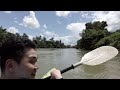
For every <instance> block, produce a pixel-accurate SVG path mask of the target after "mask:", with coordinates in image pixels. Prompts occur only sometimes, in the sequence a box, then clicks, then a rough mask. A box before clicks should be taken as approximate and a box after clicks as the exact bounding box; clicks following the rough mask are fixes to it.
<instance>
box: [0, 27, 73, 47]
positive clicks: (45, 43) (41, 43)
mask: <svg viewBox="0 0 120 90" xmlns="http://www.w3.org/2000/svg"><path fill="white" fill-rule="evenodd" d="M10 37H18V38H19V37H22V38H29V36H28V35H27V34H26V33H23V35H20V34H19V33H16V34H12V33H9V32H7V31H6V29H3V28H2V26H1V27H0V45H2V43H3V42H4V40H6V38H10ZM33 42H34V43H35V44H36V46H37V48H70V47H71V46H70V45H64V43H62V42H61V40H59V41H58V40H56V41H55V40H54V38H53V37H52V38H51V39H49V40H46V38H45V37H43V38H42V37H41V36H36V37H34V38H33Z"/></svg>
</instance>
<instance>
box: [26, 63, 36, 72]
mask: <svg viewBox="0 0 120 90" xmlns="http://www.w3.org/2000/svg"><path fill="white" fill-rule="evenodd" d="M25 69H26V70H27V71H29V72H32V71H33V70H34V66H33V65H32V64H30V63H27V64H26V65H25Z"/></svg>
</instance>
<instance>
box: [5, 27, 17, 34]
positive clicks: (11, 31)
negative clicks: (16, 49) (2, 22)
mask: <svg viewBox="0 0 120 90" xmlns="http://www.w3.org/2000/svg"><path fill="white" fill-rule="evenodd" d="M7 31H8V32H10V33H13V34H16V33H18V32H19V31H18V29H16V28H15V27H10V28H8V29H7Z"/></svg>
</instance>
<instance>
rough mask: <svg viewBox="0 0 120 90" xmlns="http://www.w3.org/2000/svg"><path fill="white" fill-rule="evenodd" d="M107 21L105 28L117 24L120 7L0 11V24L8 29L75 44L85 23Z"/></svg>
mask: <svg viewBox="0 0 120 90" xmlns="http://www.w3.org/2000/svg"><path fill="white" fill-rule="evenodd" d="M103 20H104V21H107V24H108V27H107V29H108V31H115V30H116V29H119V28H120V11H0V25H1V26H2V27H3V28H6V29H7V31H8V32H11V33H19V34H20V35H22V34H23V33H26V34H27V35H28V36H29V38H30V39H32V37H35V36H40V35H41V36H42V37H43V36H45V37H46V38H47V39H50V38H51V37H54V40H60V39H61V40H62V42H64V43H65V44H66V45H68V44H69V45H75V44H76V42H77V40H79V39H80V38H81V37H80V36H79V33H81V32H82V30H83V29H84V28H85V23H87V22H93V21H103Z"/></svg>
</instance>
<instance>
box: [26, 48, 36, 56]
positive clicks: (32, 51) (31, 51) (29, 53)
mask: <svg viewBox="0 0 120 90" xmlns="http://www.w3.org/2000/svg"><path fill="white" fill-rule="evenodd" d="M25 56H26V57H36V58H37V52H36V50H35V49H33V48H30V49H26V52H25Z"/></svg>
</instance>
